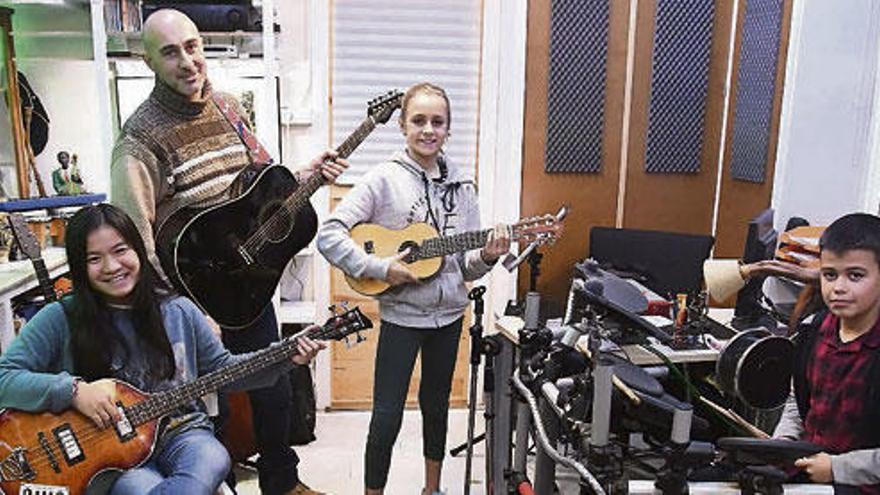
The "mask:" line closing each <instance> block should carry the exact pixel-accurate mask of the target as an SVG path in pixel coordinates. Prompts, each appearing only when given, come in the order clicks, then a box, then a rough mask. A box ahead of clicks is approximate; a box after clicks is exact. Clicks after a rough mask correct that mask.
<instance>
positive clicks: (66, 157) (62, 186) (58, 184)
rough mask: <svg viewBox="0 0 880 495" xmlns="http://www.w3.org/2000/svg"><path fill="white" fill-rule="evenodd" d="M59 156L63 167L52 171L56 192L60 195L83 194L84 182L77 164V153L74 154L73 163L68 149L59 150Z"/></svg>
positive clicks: (59, 161) (53, 185)
mask: <svg viewBox="0 0 880 495" xmlns="http://www.w3.org/2000/svg"><path fill="white" fill-rule="evenodd" d="M57 158H58V163H60V164H61V168H56V169H55V170H54V171H52V187H54V188H55V193H57V194H58V195H59V196H75V195H77V194H82V193H83V192H84V190H83V185H82V184H83V182H82V178H81V177H80V175H79V169H78V168H77V166H76V155H73V160H72V164H71V158H70V154H68V153H67V152H66V151H59V152H58V157H57ZM68 169H69V170H68Z"/></svg>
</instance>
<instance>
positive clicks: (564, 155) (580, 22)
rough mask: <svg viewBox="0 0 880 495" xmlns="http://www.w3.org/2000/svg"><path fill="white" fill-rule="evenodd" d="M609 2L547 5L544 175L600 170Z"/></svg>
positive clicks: (564, 0)
mask: <svg viewBox="0 0 880 495" xmlns="http://www.w3.org/2000/svg"><path fill="white" fill-rule="evenodd" d="M609 1H610V0H590V1H584V0H553V2H552V7H551V8H552V13H551V21H550V74H549V78H548V81H547V144H546V148H545V156H544V158H545V160H544V163H545V164H546V165H545V169H546V171H547V172H581V173H590V172H593V173H594V172H598V171H600V170H601V168H602V128H603V121H604V117H605V115H604V105H605V70H606V60H607V58H608V18H609V14H610V4H609Z"/></svg>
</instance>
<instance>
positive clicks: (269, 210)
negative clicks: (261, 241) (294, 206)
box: [257, 201, 293, 242]
mask: <svg viewBox="0 0 880 495" xmlns="http://www.w3.org/2000/svg"><path fill="white" fill-rule="evenodd" d="M282 204H283V201H272V202H269V203H267V204H266V205H265V206H263V207H262V208H260V214H259V215H258V217H257V223H258V224H259V225H260V227H262V228H263V229H265V230H264V231H265V233H266V240H268V241H269V242H281V241H283V240H284V239H286V238H287V235H288V234H289V233H290V231H291V229H292V228H293V220H292V219H291V217H290V213H288V212H287V211H285V210H281V211H278V210H279V209H280V208H281V205H282ZM276 212H277V213H276Z"/></svg>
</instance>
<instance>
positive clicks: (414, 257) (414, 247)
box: [397, 241, 419, 263]
mask: <svg viewBox="0 0 880 495" xmlns="http://www.w3.org/2000/svg"><path fill="white" fill-rule="evenodd" d="M407 249H409V254H407V255H406V256H404V257H403V262H404V263H414V262H416V261H418V259H419V244H418V243H417V242H416V241H406V242H404V243H403V244H401V245H400V247H399V248H397V252H398V253H402V252H404V251H406V250H407Z"/></svg>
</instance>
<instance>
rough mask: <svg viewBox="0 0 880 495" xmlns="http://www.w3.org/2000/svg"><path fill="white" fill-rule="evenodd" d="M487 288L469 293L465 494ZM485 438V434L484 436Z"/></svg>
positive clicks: (472, 439) (479, 288)
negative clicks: (470, 322) (471, 320)
mask: <svg viewBox="0 0 880 495" xmlns="http://www.w3.org/2000/svg"><path fill="white" fill-rule="evenodd" d="M485 293H486V287H485V286H482V285H478V286H476V287H474V288H473V289H471V291H470V292H469V293H468V299H470V300H471V301H473V302H474V324H473V325H471V329H470V334H471V387H470V397H469V400H468V430H467V453H466V454H465V461H464V494H465V495H470V493H471V461H472V460H473V456H474V422H475V420H476V413H477V376H478V373H479V372H480V354H481V351H482V348H483V294H485ZM484 438H485V434H484Z"/></svg>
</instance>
